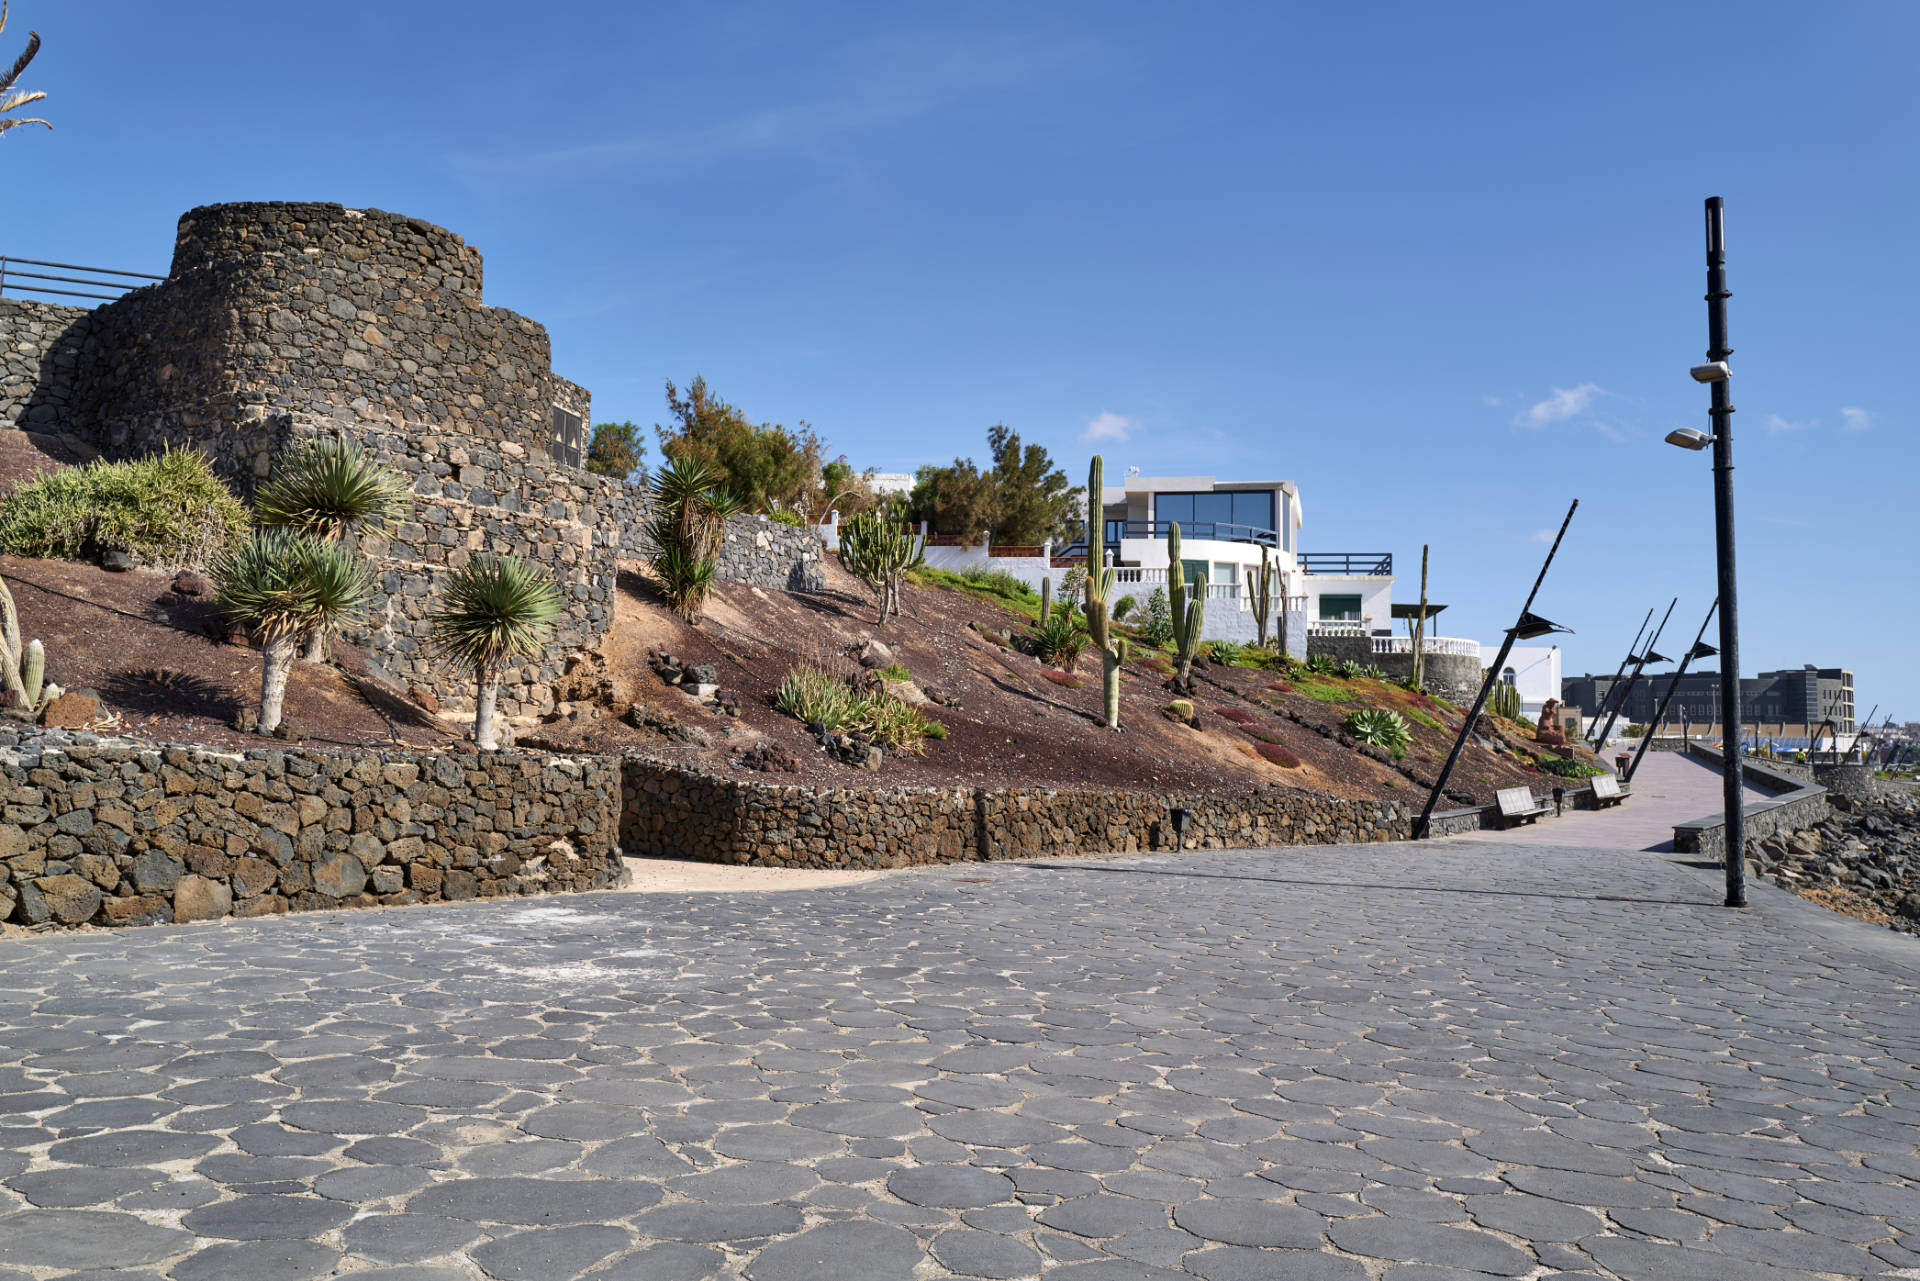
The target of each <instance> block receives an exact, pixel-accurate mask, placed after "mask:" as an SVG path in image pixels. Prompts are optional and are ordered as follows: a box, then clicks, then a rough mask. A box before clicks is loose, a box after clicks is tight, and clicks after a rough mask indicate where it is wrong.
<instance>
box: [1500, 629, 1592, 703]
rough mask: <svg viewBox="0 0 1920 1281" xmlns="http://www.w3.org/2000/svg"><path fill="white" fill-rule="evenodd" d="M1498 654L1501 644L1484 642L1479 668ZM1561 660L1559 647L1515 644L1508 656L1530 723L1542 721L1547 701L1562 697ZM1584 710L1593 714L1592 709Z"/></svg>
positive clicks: (1521, 701) (1508, 663)
mask: <svg viewBox="0 0 1920 1281" xmlns="http://www.w3.org/2000/svg"><path fill="white" fill-rule="evenodd" d="M1499 653H1500V647H1499V646H1498V645H1488V644H1485V643H1482V644H1481V646H1480V666H1481V667H1483V668H1484V667H1486V666H1488V665H1489V664H1491V663H1492V662H1493V660H1494V658H1495V657H1497V656H1498V655H1499ZM1560 658H1561V654H1560V647H1559V646H1558V645H1515V646H1514V647H1513V650H1512V652H1510V653H1509V654H1508V655H1507V666H1508V667H1511V668H1512V669H1513V676H1514V684H1515V685H1517V686H1519V689H1520V712H1521V714H1522V715H1524V716H1525V717H1526V718H1527V719H1528V720H1530V721H1531V720H1538V719H1539V718H1540V708H1541V705H1542V704H1544V703H1545V702H1546V701H1547V700H1548V699H1550V698H1559V697H1560ZM1584 710H1585V711H1586V713H1587V714H1588V715H1589V716H1591V715H1592V714H1593V709H1592V708H1591V707H1589V708H1585V709H1584Z"/></svg>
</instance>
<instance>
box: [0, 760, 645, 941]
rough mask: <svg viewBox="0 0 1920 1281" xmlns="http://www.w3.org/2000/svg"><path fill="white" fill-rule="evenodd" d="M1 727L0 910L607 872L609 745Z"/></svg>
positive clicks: (517, 890)
mask: <svg viewBox="0 0 1920 1281" xmlns="http://www.w3.org/2000/svg"><path fill="white" fill-rule="evenodd" d="M91 740H92V736H91V735H78V736H73V735H60V734H56V733H47V734H35V733H16V732H12V731H9V732H6V733H0V781H3V782H4V785H5V789H6V798H7V799H6V805H5V808H4V811H0V920H8V921H12V922H14V923H15V924H21V925H38V926H69V925H83V924H93V925H146V924H154V923H157V922H163V921H188V920H209V919H214V918H217V917H222V916H228V915H232V916H264V915H268V914H271V913H277V912H288V911H295V912H299V911H317V910H330V909H335V908H343V907H372V906H375V905H377V904H395V905H398V904H408V903H424V902H432V901H436V900H442V899H469V898H493V897H499V896H503V895H514V894H537V893H548V892H554V891H562V890H585V889H594V888H598V887H601V886H606V885H612V884H615V883H617V882H618V881H620V880H621V879H622V878H623V876H624V870H623V867H622V864H621V862H620V857H619V852H618V850H617V848H616V847H615V831H616V827H617V823H618V809H617V807H618V804H619V797H620V777H619V762H618V761H616V760H614V759H612V758H607V757H579V758H569V757H545V756H534V755H527V754H522V753H513V752H508V753H502V754H499V755H490V756H486V757H475V756H463V755H451V754H434V753H399V752H395V753H380V752H353V753H338V754H334V753H326V752H319V751H279V750H263V751H248V752H244V753H223V752H215V751H211V750H208V749H204V748H187V747H156V746H153V745H150V744H143V743H136V742H129V741H124V740H123V741H119V742H113V741H107V742H98V741H91Z"/></svg>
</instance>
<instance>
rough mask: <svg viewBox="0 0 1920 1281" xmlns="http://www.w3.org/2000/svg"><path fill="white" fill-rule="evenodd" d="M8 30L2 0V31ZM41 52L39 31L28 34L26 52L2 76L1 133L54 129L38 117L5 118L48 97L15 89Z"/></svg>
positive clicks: (0, 5)
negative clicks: (27, 128) (29, 128)
mask: <svg viewBox="0 0 1920 1281" xmlns="http://www.w3.org/2000/svg"><path fill="white" fill-rule="evenodd" d="M6 29H7V6H6V0H0V31H5V30H6ZM39 52H40V33H39V32H38V31H29V32H27V47H26V50H25V51H24V52H23V53H21V55H20V56H19V57H18V58H15V59H14V61H13V66H12V67H11V68H10V69H8V71H7V72H6V74H4V75H0V133H5V132H6V131H7V130H9V129H16V128H18V127H19V126H21V125H45V126H46V127H47V128H49V129H51V128H53V125H52V124H50V123H49V122H47V121H45V120H42V119H40V118H39V117H38V116H21V117H20V118H18V119H6V118H4V117H5V116H6V114H7V113H8V112H10V111H12V110H14V109H15V108H16V107H24V106H26V105H27V104H28V103H29V102H38V101H40V100H41V99H42V98H44V97H46V96H47V95H46V94H44V93H40V92H39V91H37V90H35V91H31V92H29V91H28V90H25V89H19V88H16V87H15V86H17V85H18V84H19V83H20V74H21V73H22V72H23V71H25V70H26V69H27V64H28V63H30V62H32V61H33V55H34V54H36V53H39Z"/></svg>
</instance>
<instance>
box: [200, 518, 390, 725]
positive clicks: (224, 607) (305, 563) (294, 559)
mask: <svg viewBox="0 0 1920 1281" xmlns="http://www.w3.org/2000/svg"><path fill="white" fill-rule="evenodd" d="M213 577H214V583H215V592H214V604H216V605H217V606H219V608H220V611H221V612H222V613H224V614H225V615H226V616H227V617H228V618H230V619H232V620H233V621H234V622H236V623H243V624H245V625H246V627H247V628H248V629H249V630H250V631H252V632H253V634H254V635H256V636H258V637H259V638H260V643H261V651H262V655H263V657H262V660H261V664H260V720H259V725H258V729H259V732H260V733H262V734H271V733H272V732H273V731H274V729H275V728H277V727H278V726H279V724H280V715H281V705H282V703H283V701H284V700H285V697H286V692H287V675H288V672H289V670H290V668H291V666H292V663H293V658H294V652H295V649H296V647H297V645H298V644H299V640H300V638H301V637H302V636H305V635H308V634H309V633H312V632H316V631H322V630H325V629H327V628H332V627H343V626H350V625H352V624H353V623H356V622H358V621H359V620H360V619H361V618H363V617H364V616H365V613H366V607H367V599H368V597H370V596H371V595H372V594H373V577H372V574H371V572H370V571H369V570H368V568H367V565H366V563H365V562H364V561H362V560H361V559H360V558H359V557H357V556H355V555H353V554H352V553H351V552H349V551H348V550H347V549H346V548H345V547H343V546H341V545H340V544H339V543H334V542H325V541H322V540H321V539H318V538H315V537H314V536H313V535H311V534H308V533H302V532H300V531H297V530H291V529H263V530H261V531H259V532H258V533H256V534H254V535H253V537H251V538H249V539H248V540H247V541H246V542H244V543H242V544H241V545H240V546H239V547H237V548H235V549H234V550H232V551H229V552H226V553H224V554H222V556H221V557H220V559H219V560H217V561H216V562H215V563H214V566H213Z"/></svg>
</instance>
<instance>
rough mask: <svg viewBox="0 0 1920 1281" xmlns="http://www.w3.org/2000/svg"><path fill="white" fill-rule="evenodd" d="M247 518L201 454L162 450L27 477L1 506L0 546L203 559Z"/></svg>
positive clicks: (228, 543)
mask: <svg viewBox="0 0 1920 1281" xmlns="http://www.w3.org/2000/svg"><path fill="white" fill-rule="evenodd" d="M250 524H251V521H250V519H249V518H248V516H247V509H246V507H245V506H244V505H242V503H241V502H240V500H239V499H238V498H235V497H234V496H233V493H232V492H231V491H230V490H228V488H227V487H226V486H225V485H223V484H222V483H221V482H220V478H219V477H217V476H215V475H214V474H213V469H212V468H211V467H209V466H207V460H206V459H204V458H202V457H201V456H200V455H199V454H197V453H195V452H194V451H193V450H190V449H173V448H168V449H167V450H165V451H164V452H162V453H159V454H156V455H154V456H153V457H151V458H138V459H134V460H132V461H130V462H123V463H109V462H92V463H88V464H87V465H86V466H85V467H66V468H62V469H61V470H59V471H56V472H49V473H47V474H46V475H44V476H40V477H38V478H36V479H34V480H31V481H28V482H27V483H26V484H24V485H22V486H20V488H19V489H17V490H15V491H14V493H13V496H12V497H11V498H8V499H7V500H6V502H5V504H4V505H0V551H6V552H9V553H11V554H13V555H15V556H38V557H55V558H60V559H65V560H84V559H90V558H92V557H94V556H96V555H98V554H99V553H101V552H103V551H124V552H130V553H132V555H133V556H134V557H135V558H136V559H138V560H141V561H144V562H146V563H148V564H150V565H164V566H174V565H204V564H208V563H210V562H211V561H212V560H213V559H214V558H215V557H217V556H219V555H220V553H222V552H224V551H226V550H227V549H228V548H230V547H233V546H235V545H236V544H238V543H239V542H241V541H242V540H243V539H245V537H246V535H247V530H248V528H249V526H250Z"/></svg>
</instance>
